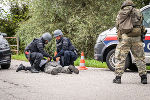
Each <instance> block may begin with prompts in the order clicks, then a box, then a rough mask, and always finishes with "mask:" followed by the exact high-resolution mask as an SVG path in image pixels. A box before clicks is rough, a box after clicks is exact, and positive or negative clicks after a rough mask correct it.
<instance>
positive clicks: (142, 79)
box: [141, 75, 147, 84]
mask: <svg viewBox="0 0 150 100" xmlns="http://www.w3.org/2000/svg"><path fill="white" fill-rule="evenodd" d="M141 83H142V84H147V76H146V75H142V76H141Z"/></svg>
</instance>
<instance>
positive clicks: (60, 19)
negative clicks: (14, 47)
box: [17, 0, 149, 57]
mask: <svg viewBox="0 0 150 100" xmlns="http://www.w3.org/2000/svg"><path fill="white" fill-rule="evenodd" d="M123 1H124V0H111V1H110V0H31V3H30V5H29V9H30V12H29V15H30V16H31V17H30V18H29V19H28V20H26V21H22V22H21V23H20V24H19V28H18V29H17V35H18V36H19V37H20V39H21V42H20V43H21V49H22V50H23V49H24V48H25V46H26V45H27V44H28V43H29V42H31V41H32V39H33V38H36V37H40V36H41V35H42V34H43V33H44V32H47V31H48V32H50V33H53V31H54V30H56V29H61V30H62V31H63V33H64V36H66V37H69V38H70V39H71V41H72V42H73V44H74V45H75V47H76V48H77V49H78V50H79V51H84V52H85V55H86V56H87V57H93V51H94V50H93V49H94V44H95V41H96V39H97V37H98V35H99V34H100V33H101V32H102V31H104V30H106V29H108V28H111V27H114V25H115V19H116V15H117V12H118V11H119V9H120V6H121V4H122V2H123ZM134 1H135V3H136V4H137V6H138V7H142V6H144V5H145V4H147V3H148V2H149V1H148V0H134ZM47 50H48V51H49V53H51V54H53V52H54V51H55V39H53V41H51V43H50V44H49V45H48V46H47Z"/></svg>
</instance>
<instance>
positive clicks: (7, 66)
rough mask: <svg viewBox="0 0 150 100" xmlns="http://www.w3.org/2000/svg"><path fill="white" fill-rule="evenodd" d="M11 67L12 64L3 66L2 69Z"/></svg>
mask: <svg viewBox="0 0 150 100" xmlns="http://www.w3.org/2000/svg"><path fill="white" fill-rule="evenodd" d="M9 67H10V64H5V65H1V68H2V69H8V68H9Z"/></svg>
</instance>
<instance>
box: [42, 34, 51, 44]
mask: <svg viewBox="0 0 150 100" xmlns="http://www.w3.org/2000/svg"><path fill="white" fill-rule="evenodd" d="M42 38H43V40H47V41H48V42H50V41H51V40H52V36H51V34H50V33H49V32H46V33H44V34H43V35H42Z"/></svg>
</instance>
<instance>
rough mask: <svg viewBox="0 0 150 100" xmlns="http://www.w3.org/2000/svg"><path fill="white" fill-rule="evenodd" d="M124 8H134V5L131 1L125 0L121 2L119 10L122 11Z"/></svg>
mask: <svg viewBox="0 0 150 100" xmlns="http://www.w3.org/2000/svg"><path fill="white" fill-rule="evenodd" d="M126 6H133V7H134V6H135V4H134V3H133V2H132V0H126V1H124V2H123V4H122V5H121V9H123V8H124V7H126Z"/></svg>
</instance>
